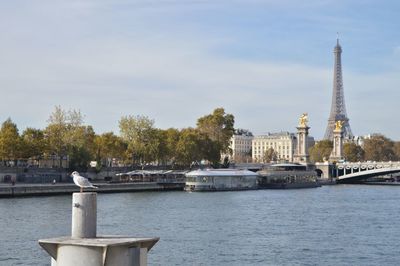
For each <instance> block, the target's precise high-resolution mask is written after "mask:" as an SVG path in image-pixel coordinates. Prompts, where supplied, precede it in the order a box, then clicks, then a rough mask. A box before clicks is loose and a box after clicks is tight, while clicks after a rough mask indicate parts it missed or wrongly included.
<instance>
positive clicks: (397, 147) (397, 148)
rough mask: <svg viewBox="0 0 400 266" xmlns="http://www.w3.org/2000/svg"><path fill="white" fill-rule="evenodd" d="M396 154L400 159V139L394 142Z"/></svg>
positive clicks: (397, 158)
mask: <svg viewBox="0 0 400 266" xmlns="http://www.w3.org/2000/svg"><path fill="white" fill-rule="evenodd" d="M394 154H395V155H396V160H398V161H399V160H400V141H396V142H395V143H394Z"/></svg>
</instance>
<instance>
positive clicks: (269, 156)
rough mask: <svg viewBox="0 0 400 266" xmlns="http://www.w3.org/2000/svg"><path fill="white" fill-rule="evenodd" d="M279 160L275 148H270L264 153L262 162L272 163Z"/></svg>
mask: <svg viewBox="0 0 400 266" xmlns="http://www.w3.org/2000/svg"><path fill="white" fill-rule="evenodd" d="M277 159H278V154H277V153H276V151H275V150H274V149H273V148H268V149H267V150H266V151H264V154H263V157H262V160H263V162H264V163H269V162H271V161H276V160H277Z"/></svg>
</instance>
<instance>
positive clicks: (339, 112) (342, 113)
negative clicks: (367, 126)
mask: <svg viewBox="0 0 400 266" xmlns="http://www.w3.org/2000/svg"><path fill="white" fill-rule="evenodd" d="M333 53H334V55H335V66H334V70H333V93H332V106H331V113H330V115H329V119H328V126H327V128H326V131H325V136H324V139H329V140H333V130H334V129H335V122H336V121H338V120H340V121H342V122H343V127H342V129H343V137H344V138H345V139H351V138H352V137H353V134H352V133H351V129H350V124H349V119H348V118H347V114H346V106H345V104H344V92H343V78H342V60H341V55H342V47H341V46H340V44H339V38H337V43H336V46H335V48H334V49H333Z"/></svg>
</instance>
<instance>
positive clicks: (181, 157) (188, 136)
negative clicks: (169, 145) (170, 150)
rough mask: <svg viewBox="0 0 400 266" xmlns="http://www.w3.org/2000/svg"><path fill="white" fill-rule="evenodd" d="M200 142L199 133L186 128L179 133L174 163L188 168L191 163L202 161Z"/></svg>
mask: <svg viewBox="0 0 400 266" xmlns="http://www.w3.org/2000/svg"><path fill="white" fill-rule="evenodd" d="M201 145H202V141H201V136H200V133H199V132H198V131H197V130H195V129H193V128H186V129H183V130H182V131H181V132H180V136H179V140H178V142H177V144H176V161H177V163H178V164H181V165H182V166H190V165H191V163H192V162H198V161H201V160H202V159H203V155H202V147H201Z"/></svg>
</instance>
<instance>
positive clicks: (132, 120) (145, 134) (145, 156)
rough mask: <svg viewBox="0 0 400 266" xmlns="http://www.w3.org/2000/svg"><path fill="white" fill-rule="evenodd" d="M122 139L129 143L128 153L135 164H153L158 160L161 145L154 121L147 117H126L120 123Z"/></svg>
mask: <svg viewBox="0 0 400 266" xmlns="http://www.w3.org/2000/svg"><path fill="white" fill-rule="evenodd" d="M119 128H120V133H121V137H122V139H123V140H124V141H126V142H127V143H128V149H127V152H128V153H129V154H130V155H131V156H132V162H133V163H140V164H142V165H143V166H144V165H145V164H146V163H149V162H153V161H155V160H156V158H157V152H158V148H159V145H160V142H159V139H158V138H157V133H158V131H157V129H155V128H154V120H152V119H149V118H148V117H147V116H140V115H138V116H124V117H122V118H121V120H120V121H119Z"/></svg>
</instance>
